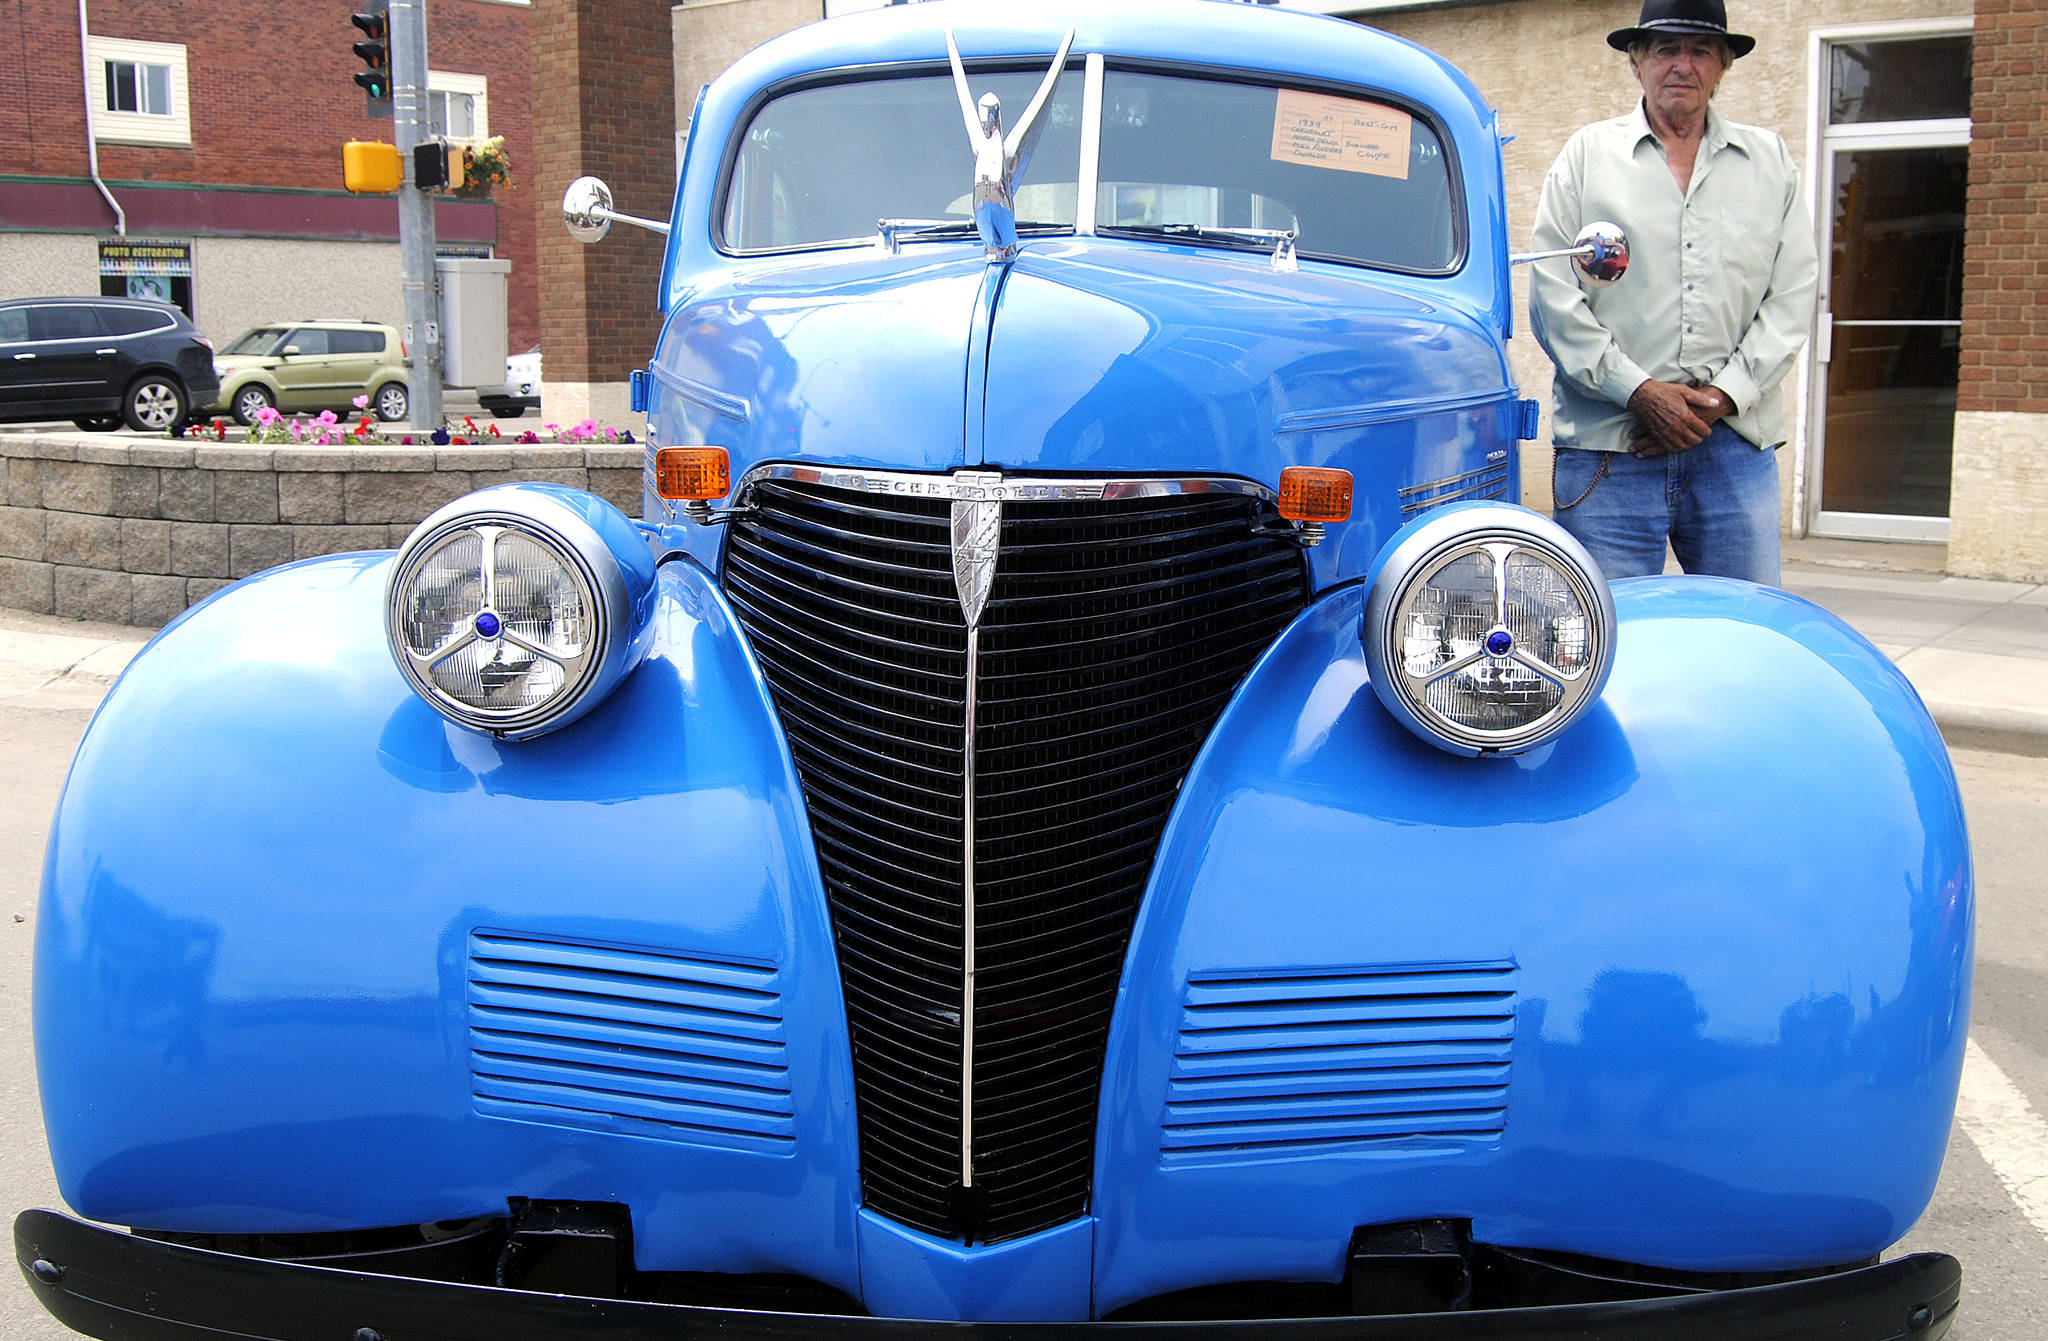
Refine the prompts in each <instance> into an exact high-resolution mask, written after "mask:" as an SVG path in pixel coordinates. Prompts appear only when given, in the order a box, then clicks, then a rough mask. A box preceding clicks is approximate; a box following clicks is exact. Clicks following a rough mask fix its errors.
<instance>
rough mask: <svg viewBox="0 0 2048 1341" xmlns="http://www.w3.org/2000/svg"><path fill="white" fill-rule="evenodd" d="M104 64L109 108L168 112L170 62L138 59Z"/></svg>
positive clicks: (120, 110)
mask: <svg viewBox="0 0 2048 1341" xmlns="http://www.w3.org/2000/svg"><path fill="white" fill-rule="evenodd" d="M106 65H107V69H106V78H107V110H108V111H110V112H140V113H142V114H143V115H145V116H169V115H170V114H171V67H170V66H168V65H145V64H143V63H142V62H140V61H108V62H107V63H106Z"/></svg>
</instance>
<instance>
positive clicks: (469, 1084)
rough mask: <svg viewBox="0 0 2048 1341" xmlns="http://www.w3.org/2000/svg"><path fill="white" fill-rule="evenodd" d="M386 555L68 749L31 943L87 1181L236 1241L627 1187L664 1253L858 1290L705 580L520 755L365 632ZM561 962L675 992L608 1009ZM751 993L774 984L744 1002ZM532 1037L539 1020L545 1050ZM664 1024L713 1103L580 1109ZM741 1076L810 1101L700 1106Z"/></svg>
mask: <svg viewBox="0 0 2048 1341" xmlns="http://www.w3.org/2000/svg"><path fill="white" fill-rule="evenodd" d="M387 567H388V559H386V558H378V557H360V556H357V557H347V558H340V559H331V560H318V561H312V562H308V563H304V564H300V565H296V566H294V567H290V568H285V569H280V570H277V571H275V572H272V573H270V574H267V575H265V576H264V577H262V578H260V579H258V580H256V581H252V582H246V583H243V584H241V585H240V586H238V587H236V588H233V589H231V590H230V591H228V592H226V593H224V594H222V595H221V596H220V597H218V598H217V599H215V600H213V601H211V602H209V603H208V604H206V605H205V606H203V607H199V608H196V609H195V610H193V611H192V612H191V613H190V614H188V615H187V616H186V617H185V618H184V619H183V620H181V621H180V622H179V623H178V624H177V625H176V626H175V627H173V628H172V629H170V630H168V631H167V632H166V633H165V634H164V635H163V636H162V637H161V638H159V639H158V640H157V641H156V642H155V643H154V644H152V646H151V647H150V648H149V649H148V651H147V652H145V653H144V654H143V655H142V657H141V658H139V659H138V660H137V662H136V663H135V664H134V666H133V667H132V668H131V669H130V671H129V672H128V673H127V674H126V675H125V676H124V677H123V678H122V680H121V681H120V683H119V684H118V685H117V686H116V687H115V689H114V690H113V692H112V693H111V694H110V695H109V696H108V698H107V701H106V703H105V705H104V706H103V708H102V709H101V711H100V714H99V716H98V718H97V719H96V720H95V722H94V724H93V726H92V729H91V731H90V733H89V735H88V737H87V739H86V741H85V743H84V745H83V746H82V748H81V749H80V752H79V755H78V760H77V762H76V764H75V765H74V768H73V771H72V776H71V779H70V782H69V784H68V785H67V788H66V791H65V796H64V800H63V802H62V804H61V805H60V807H59V809H58V812H57V815H56V819H55V823H54V826H53V828H52V832H51V840H50V850H49V856H48V861H47V865H46V870H45V894H44V901H43V906H42V912H41V916H40V923H39V926H38V929H37V931H38V936H37V950H36V964H37V968H36V1039H37V1055H38V1063H39V1068H40V1071H39V1074H40V1077H41V1084H42V1095H43V1105H44V1113H45V1117H46V1120H47V1123H48V1126H49V1131H50V1141H51V1150H52V1155H53V1157H54V1160H55V1163H56V1167H57V1171H58V1181H59V1185H60V1187H61V1188H62V1190H63V1193H64V1196H65V1199H66V1200H67V1201H68V1202H69V1203H70V1204H71V1205H72V1206H74V1207H75V1208H77V1209H78V1210H79V1211H80V1212H81V1213H83V1214H85V1215H88V1216H91V1217H94V1218H98V1219H104V1220H112V1221H115V1222H117V1223H123V1224H141V1225H147V1226H152V1227H156V1228H162V1229H184V1230H210V1231H248V1232H266V1231H297V1230H319V1229H336V1228H342V1227H346V1226H351V1225H392V1224H411V1223H417V1222H422V1221H426V1220H437V1219H455V1218H461V1217H464V1216H471V1215H480V1214H494V1213H495V1214H503V1213H504V1208H505V1198H506V1196H507V1195H508V1194H510V1195H520V1196H533V1197H559V1198H570V1199H575V1198H581V1199H587V1200H617V1201H624V1202H627V1203H629V1204H630V1205H631V1206H632V1207H633V1213H634V1220H635V1230H636V1234H637V1235H638V1236H639V1238H640V1241H641V1242H642V1243H643V1245H644V1247H645V1249H646V1250H647V1251H649V1252H651V1253H652V1254H654V1255H656V1256H657V1257H661V1256H670V1255H674V1254H677V1253H679V1252H682V1251H683V1249H682V1248H681V1245H685V1244H687V1245H689V1246H688V1249H687V1256H688V1257H689V1258H691V1259H693V1260H696V1261H698V1262H699V1263H700V1264H701V1266H702V1267H703V1268H705V1269H710V1270H727V1271H762V1270H769V1271H795V1272H800V1273H802V1274H805V1275H810V1276H813V1277H816V1278H817V1279H820V1280H824V1281H827V1282H830V1283H833V1284H835V1285H838V1286H839V1287H840V1288H843V1289H846V1290H848V1291H854V1290H857V1289H858V1287H859V1281H858V1276H857V1274H856V1267H855V1260H854V1253H853V1243H854V1220H853V1215H854V1202H853V1200H852V1199H851V1198H850V1197H849V1195H848V1189H849V1188H851V1187H853V1186H854V1185H855V1184H854V1178H855V1172H854V1167H853V1161H854V1153H853V1152H854V1140H853V1123H852V1097H851V1096H852V1090H851V1084H852V1082H851V1076H850V1070H849V1067H850V1062H849V1060H848V1057H847V1052H846V1042H845V1034H844V1031H843V1029H842V1028H840V1027H838V1026H837V1024H836V1023H835V1022H836V1021H838V1020H839V1019H840V1018H841V1017H840V1007H839V987H838V976H837V971H836V968H835V961H834V958H833V954H832V942H831V930H830V927H829V926H828V924H827V921H826V916H825V911H824V903H823V899H822V896H821V895H820V894H819V892H818V887H817V879H818V877H817V874H816V868H815V862H814V859H813V857H812V855H811V851H810V842H809V832H808V827H807V824H806V822H805V819H804V814H803V807H802V803H801V800H800V798H799V796H798V793H797V787H796V782H795V780H794V778H793V776H792V775H791V773H790V769H789V763H788V759H787V756H786V752H785V750H784V748H783V746H782V744H781V740H782V737H781V730H780V727H779V726H778V724H777V722H776V720H775V717H774V715H773V714H772V713H771V712H770V711H769V708H768V705H767V702H766V699H765V696H764V694H763V691H762V690H761V688H760V683H759V678H758V673H757V671H756V669H755V667H754V665H753V663H752V659H751V655H750V653H749V652H748V650H747V648H746V646H745V644H744V642H743V641H742V640H741V639H740V638H738V637H737V636H735V632H734V629H733V626H732V622H731V616H730V613H729V612H728V610H727V609H726V607H725V604H724V602H723V600H722V598H721V597H720V596H719V595H718V593H717V592H716V590H715V589H714V588H713V587H712V586H711V584H710V583H709V581H708V580H707V579H706V577H705V575H704V574H703V573H702V572H701V571H700V570H698V569H696V568H695V567H694V566H692V565H689V564H687V563H671V564H669V565H667V566H665V567H664V568H663V569H662V570H661V579H662V580H661V591H660V601H659V605H658V607H657V610H656V613H655V621H656V626H657V627H656V643H655V646H654V648H653V650H652V651H651V652H650V654H649V655H648V657H647V659H646V660H645V661H644V662H643V663H642V664H641V666H640V667H639V669H638V670H636V671H635V672H634V673H633V675H632V676H631V677H630V678H629V680H628V681H627V683H626V684H624V685H622V686H621V687H620V688H619V690H618V691H617V692H616V693H614V694H613V695H612V697H611V698H610V699H608V700H607V701H606V702H605V703H603V704H602V705H600V706H599V707H598V708H596V709H595V710H594V711H592V712H591V713H590V714H589V715H588V716H587V717H585V718H584V719H582V720H581V721H579V722H577V723H575V724H574V725H573V726H571V727H568V728H565V729H564V730H563V731H562V732H560V733H559V734H556V735H550V736H547V737H543V738H541V739H539V740H535V741H530V742H526V743H523V744H520V745H516V746H515V745H502V744H498V743H494V742H493V741H491V740H490V739H489V738H488V737H486V736H482V735H478V734H476V733H473V732H469V731H465V730H462V729H461V728H458V727H455V726H453V725H451V724H449V723H448V722H447V721H445V720H444V719H443V718H441V717H440V716H438V715H436V714H435V713H434V712H433V710H432V709H430V708H428V707H427V705H426V704H425V703H423V702H422V701H421V700H419V699H418V698H416V697H415V696H414V695H412V694H411V693H410V692H409V691H408V690H407V689H406V688H405V686H404V684H403V682H402V681H401V680H400V678H399V676H398V673H397V671H396V670H395V669H394V668H393V666H392V664H391V661H390V655H389V653H388V651H387V650H386V649H385V648H384V646H383V645H382V633H381V630H382V624H383V618H382V610H381V603H382V598H383V586H384V581H385V573H386V569H387ZM579 971H580V972H582V973H583V974H585V975H586V976H588V975H591V974H595V975H599V976H602V975H603V974H606V973H613V974H617V973H630V974H633V975H634V976H635V980H641V979H653V978H657V977H658V978H660V979H661V980H662V981H663V982H664V983H666V984H667V985H666V986H664V987H662V988H661V989H660V990H659V991H658V992H654V993H652V994H651V997H650V1001H649V1004H648V1005H647V1006H646V1007H645V1008H644V1009H639V1010H627V1011H625V1012H624V1013H623V1014H620V1013H618V1012H607V1011H603V1010H598V1009H594V1008H592V1006H591V1003H590V1001H589V1000H588V999H587V998H589V997H590V996H592V995H594V994H592V993H589V992H579V991H578V989H577V988H576V986H575V974H576V973H577V972H579ZM480 979H481V980H484V982H485V984H486V985H485V986H484V987H482V988H479V986H478V982H479V980H480ZM494 983H495V984H498V985H497V986H491V985H490V984H494ZM769 983H772V984H773V986H772V991H771V990H768V989H766V987H765V984H769ZM735 996H736V997H738V998H740V999H743V1000H747V1001H751V1002H753V1003H755V1004H754V1006H753V1007H752V1008H751V1013H744V1012H742V1013H741V1014H743V1015H744V1016H745V1017H744V1018H740V1019H737V1020H735V1019H734V1016H735V1014H736V1012H735V1011H734V1010H733V1008H732V1005H731V1002H730V1000H727V999H726V998H729V997H735ZM771 996H772V998H773V1000H772V1002H771V1001H770V1000H769V998H770V997H771ZM520 1010H526V1011H528V1012H530V1016H531V1018H530V1020H529V1021H528V1022H527V1023H524V1024H521V1023H520V1022H519V1021H518V1019H517V1013H518V1012H519V1011H520ZM768 1014H779V1016H780V1017H781V1019H782V1024H781V1026H780V1028H779V1030H773V1031H770V1030H767V1029H764V1028H763V1027H762V1020H761V1016H763V1015H768ZM532 1021H553V1023H552V1024H551V1025H549V1026H548V1028H549V1029H550V1030H551V1031H552V1033H551V1036H550V1038H549V1039H548V1040H547V1041H546V1042H544V1043H535V1042H533V1036H535V1035H538V1034H539V1033H540V1032H541V1028H540V1026H539V1025H537V1024H535V1023H533V1022H532ZM721 1022H722V1023H721ZM664 1028H676V1029H681V1030H684V1031H686V1032H687V1033H689V1034H690V1035H691V1036H692V1037H693V1038H695V1039H696V1043H695V1045H694V1046H692V1047H691V1048H690V1049H689V1051H691V1052H692V1053H694V1054H697V1055H698V1058H699V1059H698V1060H697V1061H695V1062H693V1063H691V1065H690V1066H688V1067H686V1068H685V1070H686V1071H691V1072H694V1074H695V1075H696V1076H697V1077H698V1081H697V1084H696V1085H695V1086H694V1087H693V1086H691V1085H687V1084H678V1085H676V1086H675V1087H673V1089H672V1092H669V1093H661V1092H655V1093H647V1094H641V1095H638V1096H625V1097H623V1098H615V1099H614V1100H613V1101H612V1108H613V1111H611V1112H610V1113H594V1112H593V1111H592V1106H593V1099H592V1092H593V1091H601V1090H608V1089H609V1090H615V1089H618V1088H619V1087H618V1086H615V1085H606V1084H603V1083H601V1081H600V1080H599V1079H597V1077H601V1076H602V1074H603V1071H602V1068H605V1067H612V1068H617V1069H630V1063H629V1062H628V1063H623V1064H622V1063H621V1061H620V1060H619V1059H620V1057H622V1056H623V1057H630V1056H631V1055H632V1053H631V1051H630V1049H634V1048H644V1049H652V1050H656V1051H668V1052H673V1051H677V1050H678V1049H677V1048H676V1047H675V1046H674V1044H673V1043H670V1042H665V1041H664V1037H663V1033H662V1030H663V1029H664ZM494 1030H495V1031H498V1032H503V1033H512V1034H518V1035H525V1036H527V1037H528V1046H527V1047H526V1049H525V1051H526V1053H527V1054H528V1055H526V1056H525V1057H524V1058H523V1059H522V1058H521V1057H520V1056H518V1055H516V1054H517V1053H518V1052H519V1049H516V1048H510V1047H507V1046H506V1045H505V1044H504V1043H503V1041H502V1040H498V1039H494V1038H493V1037H491V1034H492V1031H494ZM770 1033H775V1034H778V1035H779V1040H777V1039H770V1040H769V1041H770V1042H772V1043H774V1046H772V1047H764V1046H760V1044H761V1043H762V1040H763V1037H764V1036H765V1035H767V1034H770ZM621 1049H626V1050H627V1051H624V1052H621ZM608 1058H609V1059H608ZM550 1060H551V1061H552V1062H553V1063H554V1064H553V1065H549V1064H548V1062H549V1061H550ZM486 1078H489V1079H486ZM721 1082H737V1083H742V1084H745V1085H746V1086H748V1087H749V1088H751V1089H755V1090H763V1089H765V1090H776V1089H782V1090H786V1091H787V1094H788V1098H787V1102H786V1105H785V1106H786V1108H787V1110H788V1111H787V1113H786V1115H785V1116H784V1117H783V1119H782V1120H781V1121H779V1122H775V1121H763V1120H762V1119H761V1118H760V1117H758V1116H755V1115H752V1114H748V1113H742V1114H739V1115H737V1116H734V1115H732V1114H729V1113H728V1114H725V1115H724V1117H723V1118H718V1117H717V1115H716V1114H715V1113H713V1112H712V1111H710V1110H708V1109H707V1108H706V1106H705V1104H704V1102H703V1101H704V1099H705V1098H706V1096H707V1095H708V1094H710V1093H713V1092H715V1090H716V1088H717V1086H718V1085H719V1084H720V1083H721ZM480 1091H491V1092H492V1093H495V1094H499V1095H503V1094H511V1095H513V1096H514V1097H513V1099H512V1100H511V1101H506V1100H504V1099H502V1098H490V1099H486V1098H481V1097H478V1093H477V1092H480ZM549 1095H554V1096H557V1099H556V1101H555V1105H554V1107H552V1108H551V1106H550V1101H549V1098H548V1096H549ZM756 1106H757V1107H759V1108H763V1109H772V1108H773V1107H775V1106H776V1105H775V1101H774V1100H772V1099H766V1100H763V1101H762V1102H761V1103H759V1104H758V1105H756ZM515 1113H524V1114H525V1116H524V1117H523V1118H518V1119H515V1118H514V1116H513V1115H514V1114H515ZM736 1126H737V1127H739V1128H741V1129H745V1128H748V1127H751V1128H753V1129H755V1130H757V1131H765V1132H767V1133H768V1134H769V1138H768V1139H755V1140H749V1139H745V1137H744V1136H741V1137H739V1138H735V1136H734V1128H735V1127H736ZM650 1133H662V1134H659V1135H653V1136H651V1135H650ZM522 1189H523V1190H522Z"/></svg>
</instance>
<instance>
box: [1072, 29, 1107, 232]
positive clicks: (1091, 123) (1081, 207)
mask: <svg viewBox="0 0 2048 1341" xmlns="http://www.w3.org/2000/svg"><path fill="white" fill-rule="evenodd" d="M1075 178H1076V181H1077V184H1078V189H1077V190H1076V192H1075V198H1074V233H1075V235H1076V236H1077V237H1092V236H1094V234H1095V211H1096V208H1097V206H1098V204H1099V201H1098V200H1097V197H1098V196H1099V195H1101V191H1100V190H1099V189H1098V188H1099V187H1100V186H1101V183H1102V53H1101V52H1099V51H1095V52H1090V53H1089V55H1088V59H1087V60H1086V61H1085V62H1083V64H1082V66H1081V165H1080V169H1079V171H1078V172H1076V174H1075Z"/></svg>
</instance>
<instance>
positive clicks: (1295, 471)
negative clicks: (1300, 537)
mask: <svg viewBox="0 0 2048 1341" xmlns="http://www.w3.org/2000/svg"><path fill="white" fill-rule="evenodd" d="M1280 515H1281V516H1283V517H1285V518H1287V520H1289V521H1297V522H1340V521H1349V520H1350V519H1351V472H1350V471H1348V470H1337V469H1334V468H1332V467H1329V466H1289V467H1287V469H1285V470H1283V471H1281V472H1280Z"/></svg>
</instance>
